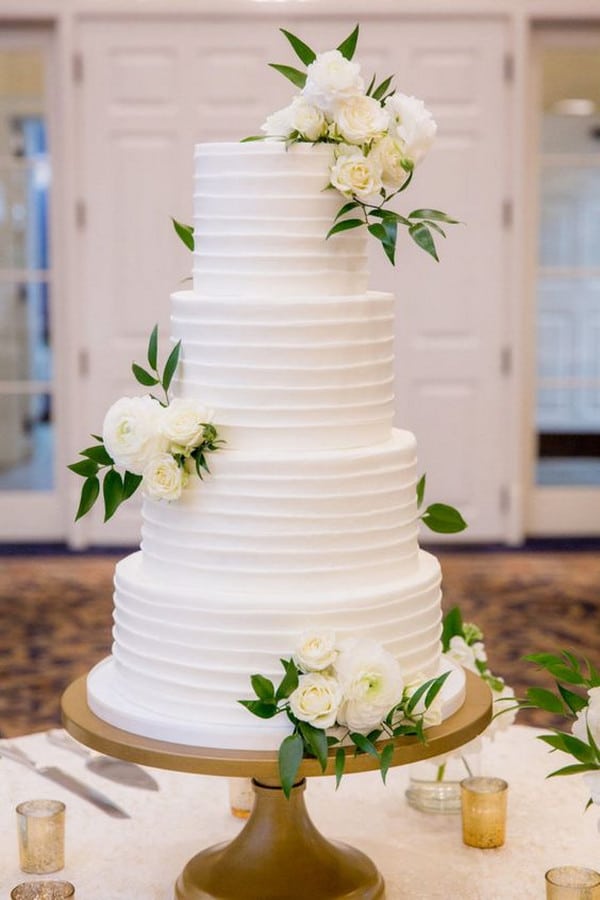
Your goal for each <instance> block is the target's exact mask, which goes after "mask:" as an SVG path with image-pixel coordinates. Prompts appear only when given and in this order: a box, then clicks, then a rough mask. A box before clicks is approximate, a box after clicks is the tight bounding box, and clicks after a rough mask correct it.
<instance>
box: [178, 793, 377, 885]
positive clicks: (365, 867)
mask: <svg viewBox="0 0 600 900" xmlns="http://www.w3.org/2000/svg"><path fill="white" fill-rule="evenodd" d="M305 788H306V781H305V780H304V779H303V780H302V781H301V782H300V783H299V784H297V785H295V786H294V787H293V788H292V793H291V795H290V798H289V800H287V799H286V798H285V796H284V793H283V791H282V789H281V788H280V787H278V786H277V785H276V784H260V783H258V782H256V781H254V790H255V793H256V797H255V801H254V808H253V811H252V815H251V816H250V818H249V819H248V822H247V823H246V825H245V827H244V829H243V830H242V831H241V832H240V834H239V835H238V836H237V837H236V838H235V839H234V840H233V841H231V842H230V843H226V844H217V845H216V846H214V847H209V848H208V849H207V850H204V851H203V852H202V853H198V855H197V856H194V857H193V858H192V859H191V860H190V861H189V862H188V864H187V865H186V867H185V868H184V870H183V872H182V873H181V875H180V876H179V878H178V879H177V883H176V885H175V900H281V898H282V897H285V898H286V900H306V898H308V897H310V900H342V898H343V900H377V898H381V897H383V896H384V885H383V879H382V877H381V875H380V873H379V872H378V870H377V869H376V867H375V865H374V864H373V863H372V862H371V860H370V859H369V857H368V856H365V854H364V853H361V852H360V851H359V850H355V849H354V848H353V847H349V846H347V845H346V844H339V843H332V842H331V841H328V840H326V839H325V838H324V837H323V836H322V835H321V834H320V832H319V831H318V830H317V829H316V828H315V826H314V825H313V823H312V822H311V820H310V817H309V815H308V811H307V809H306V804H305V803H304V790H305Z"/></svg>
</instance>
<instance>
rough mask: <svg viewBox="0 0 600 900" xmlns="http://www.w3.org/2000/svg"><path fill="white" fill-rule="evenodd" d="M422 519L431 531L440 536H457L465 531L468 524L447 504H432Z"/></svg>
mask: <svg viewBox="0 0 600 900" xmlns="http://www.w3.org/2000/svg"><path fill="white" fill-rule="evenodd" d="M421 519H422V520H423V522H424V523H425V525H427V527H428V528H430V529H431V531H435V532H437V533H438V534H456V533H457V532H458V531H464V530H465V528H466V527H467V523H466V522H465V520H464V519H463V517H462V516H461V514H460V513H459V511H458V510H457V509H455V508H454V507H453V506H448V505H447V504H446V503H432V504H431V506H428V507H427V509H426V510H425V512H424V513H423V515H422V516H421Z"/></svg>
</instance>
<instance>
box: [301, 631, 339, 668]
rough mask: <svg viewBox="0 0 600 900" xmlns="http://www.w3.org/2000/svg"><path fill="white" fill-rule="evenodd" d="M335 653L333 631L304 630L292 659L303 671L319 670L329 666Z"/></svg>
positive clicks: (336, 652) (336, 653)
mask: <svg viewBox="0 0 600 900" xmlns="http://www.w3.org/2000/svg"><path fill="white" fill-rule="evenodd" d="M337 655H338V651H337V649H336V645H335V634H334V633H333V631H329V630H324V631H305V632H304V633H303V634H302V635H301V636H300V641H299V643H298V647H297V649H296V651H295V653H294V660H295V662H296V665H297V666H298V668H300V669H302V671H303V672H320V671H322V670H323V669H327V668H328V667H329V666H331V665H332V664H333V663H334V662H335V660H336V658H337Z"/></svg>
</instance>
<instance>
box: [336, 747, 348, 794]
mask: <svg viewBox="0 0 600 900" xmlns="http://www.w3.org/2000/svg"><path fill="white" fill-rule="evenodd" d="M345 768H346V751H345V749H344V748H343V747H340V748H339V749H338V750H337V751H336V754H335V789H336V791H337V789H338V788H339V786H340V781H341V780H342V776H343V774H344V769H345Z"/></svg>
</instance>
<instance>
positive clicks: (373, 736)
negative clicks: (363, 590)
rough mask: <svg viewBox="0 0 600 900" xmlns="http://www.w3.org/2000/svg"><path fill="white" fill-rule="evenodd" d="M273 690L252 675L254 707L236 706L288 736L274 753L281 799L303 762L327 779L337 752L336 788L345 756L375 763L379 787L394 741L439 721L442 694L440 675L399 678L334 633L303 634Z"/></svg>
mask: <svg viewBox="0 0 600 900" xmlns="http://www.w3.org/2000/svg"><path fill="white" fill-rule="evenodd" d="M281 664H282V666H283V670H284V674H283V677H282V679H281V681H280V683H279V685H278V686H277V687H276V686H275V685H274V684H273V682H272V681H271V680H270V679H269V678H266V677H265V676H264V675H253V676H252V678H251V683H252V688H253V689H254V693H255V695H256V699H253V700H240V701H239V702H240V703H241V704H242V706H245V707H246V709H248V710H249V712H251V713H253V714H254V715H255V716H259V717H260V718H262V719H271V718H273V717H274V716H277V715H280V714H284V715H286V716H287V718H288V719H289V720H290V722H291V725H292V727H293V731H292V733H291V734H289V735H288V736H287V737H286V738H284V740H283V741H282V743H281V746H280V748H279V774H280V778H281V784H282V787H283V790H284V792H285V794H286V796H289V793H290V791H291V789H292V786H293V785H294V782H295V780H296V776H297V773H298V769H299V768H300V764H301V762H302V759H303V758H304V757H305V756H308V757H313V758H316V759H317V760H318V762H319V764H320V766H321V770H322V771H323V772H325V770H326V769H327V765H328V758H329V753H330V750H332V749H335V774H336V784H339V782H340V779H341V778H342V776H343V774H344V768H345V764H346V752H347V751H348V750H349V749H350V750H352V752H354V753H368V754H369V755H371V756H372V757H374V758H375V759H376V760H377V762H378V763H379V767H380V770H381V775H382V778H383V780H384V782H385V779H386V776H387V772H388V769H389V767H390V764H391V762H392V757H393V755H394V742H393V740H392V739H393V738H396V737H399V736H401V735H416V736H417V737H418V738H419V739H420V740H422V741H425V729H426V728H427V727H429V726H431V725H439V723H440V722H441V719H442V715H441V701H440V696H439V694H440V691H441V689H442V687H443V685H444V682H445V681H446V678H447V677H448V675H449V673H448V672H445V673H444V674H443V675H440V676H439V677H437V678H433V679H429V680H425V679H424V678H413V679H411V680H410V681H408V680H407V679H405V678H404V676H403V674H402V670H401V668H400V665H399V664H398V661H397V660H396V658H395V657H394V656H392V654H391V653H388V651H387V650H385V649H384V648H383V647H382V646H381V645H380V644H378V643H377V642H376V641H372V640H370V639H366V638H361V639H348V640H345V641H338V640H337V638H336V635H335V634H334V632H333V631H329V630H322V631H307V632H305V633H304V634H303V635H302V636H301V637H300V640H299V643H298V646H297V647H296V650H295V652H294V654H293V656H292V658H291V659H282V660H281Z"/></svg>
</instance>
